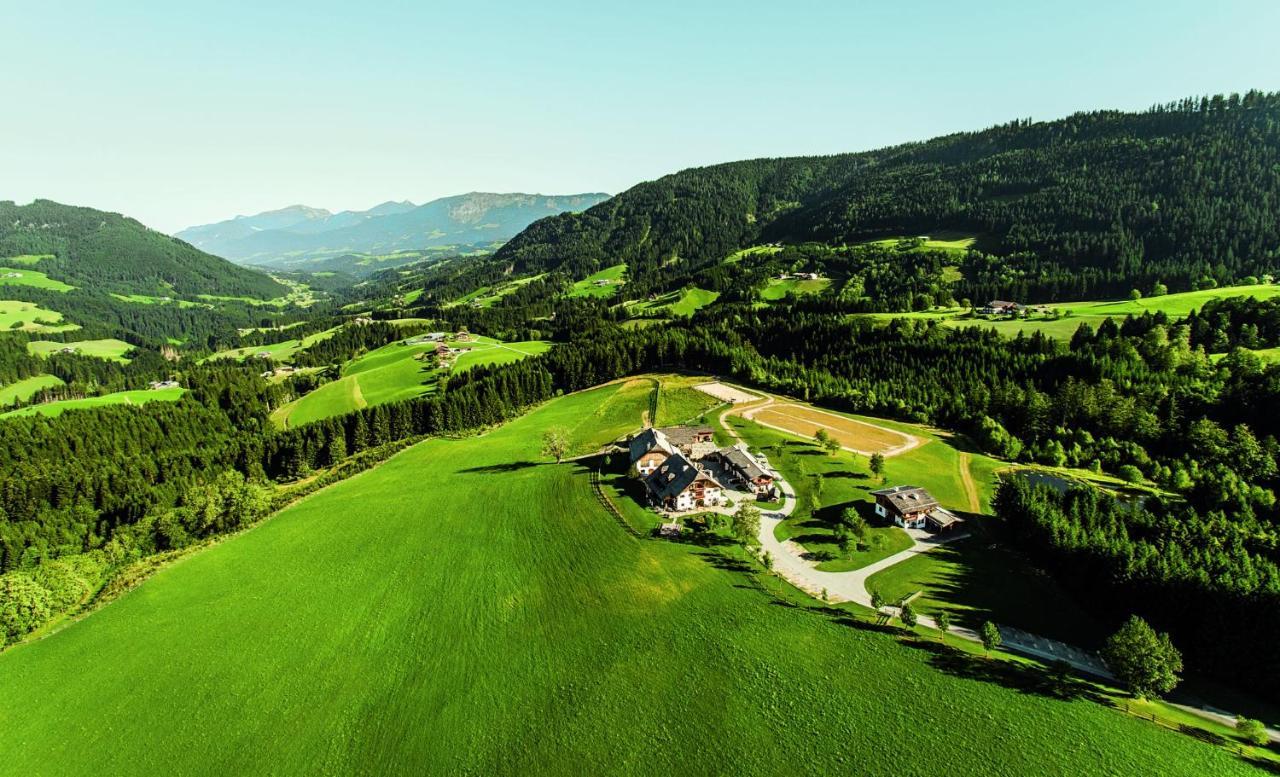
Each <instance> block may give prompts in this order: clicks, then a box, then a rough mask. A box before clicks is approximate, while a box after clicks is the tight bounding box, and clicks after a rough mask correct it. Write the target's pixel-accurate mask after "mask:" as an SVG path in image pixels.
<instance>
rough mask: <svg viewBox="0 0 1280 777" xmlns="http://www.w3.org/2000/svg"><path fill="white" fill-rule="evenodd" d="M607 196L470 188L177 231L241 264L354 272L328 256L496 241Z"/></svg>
mask: <svg viewBox="0 0 1280 777" xmlns="http://www.w3.org/2000/svg"><path fill="white" fill-rule="evenodd" d="M607 196H608V195H605V194H594V193H593V194H574V195H565V196H554V195H553V196H548V195H540V194H491V193H483V192H472V193H469V194H462V195H458V196H455V197H444V198H441V199H437V200H432V201H431V202H428V203H425V204H423V205H414V204H413V203H411V202H386V203H383V204H381V205H379V206H377V207H375V208H371V209H370V210H367V211H343V212H341V213H330V212H329V211H326V210H321V209H317V208H308V207H306V206H302V205H295V206H292V207H289V208H284V209H281V210H276V211H269V212H266V213H260V214H258V215H256V216H238V217H236V218H234V219H231V220H229V221H222V222H218V223H216V224H208V225H204V226H198V227H191V228H189V229H184V230H182V231H181V232H179V233H177V237H179V238H181V239H183V240H186V241H188V242H190V243H191V244H193V245H195V246H198V247H200V248H202V249H204V250H206V251H209V252H210V253H214V254H217V255H219V256H225V257H226V258H228V259H231V260H232V261H235V262H240V263H243V264H254V265H261V266H268V267H288V268H291V269H307V268H308V266H309V265H310V264H312V263H315V262H317V261H323V262H324V263H325V264H324V268H325V269H326V270H347V271H353V270H354V271H358V269H357V268H358V265H356V263H355V261H354V260H353V261H352V265H353V267H352V268H346V267H335V266H333V261H332V260H333V259H334V258H335V257H342V256H344V255H359V254H392V253H395V252H397V251H402V250H405V249H424V248H430V247H433V246H458V247H461V246H476V245H488V244H492V243H500V242H503V241H505V240H509V239H510V238H511V237H512V236H514V235H515V234H517V233H519V232H520V231H521V230H522V229H524V228H525V227H527V226H528V225H529V224H531V223H533V222H534V221H536V220H538V219H540V218H543V217H545V216H551V215H556V214H559V213H563V212H568V211H578V210H582V209H584V208H588V207H590V206H592V205H595V204H596V203H598V202H601V201H602V200H604V199H606V197H607ZM326 260H327V261H326ZM383 266H388V265H383Z"/></svg>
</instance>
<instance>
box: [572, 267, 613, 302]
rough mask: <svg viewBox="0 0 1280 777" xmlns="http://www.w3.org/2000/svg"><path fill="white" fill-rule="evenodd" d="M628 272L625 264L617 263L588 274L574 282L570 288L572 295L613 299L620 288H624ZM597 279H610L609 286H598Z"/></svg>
mask: <svg viewBox="0 0 1280 777" xmlns="http://www.w3.org/2000/svg"><path fill="white" fill-rule="evenodd" d="M626 273H627V266H626V265H625V264H615V265H613V266H612V267H606V268H604V269H603V270H601V271H600V272H598V273H596V274H594V275H590V276H587V277H586V278H583V279H582V280H580V281H578V282H577V283H575V284H573V289H572V290H570V292H569V296H570V297H599V298H601V299H611V298H613V297H616V296H617V295H618V290H619V289H621V288H622V285H623V283H624V282H625V281H624V278H623V276H624V275H626ZM596 281H609V282H610V283H609V285H608V286H597V285H596V283H595V282H596Z"/></svg>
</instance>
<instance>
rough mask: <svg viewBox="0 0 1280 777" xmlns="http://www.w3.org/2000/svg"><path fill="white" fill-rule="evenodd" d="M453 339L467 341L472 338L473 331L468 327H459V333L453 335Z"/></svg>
mask: <svg viewBox="0 0 1280 777" xmlns="http://www.w3.org/2000/svg"><path fill="white" fill-rule="evenodd" d="M453 339H454V340H458V341H460V342H466V341H468V340H470V339H471V333H470V332H468V331H467V330H466V329H459V330H458V333H457V334H455V335H454V336H453Z"/></svg>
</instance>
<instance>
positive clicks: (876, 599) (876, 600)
mask: <svg viewBox="0 0 1280 777" xmlns="http://www.w3.org/2000/svg"><path fill="white" fill-rule="evenodd" d="M871 607H872V609H874V610H875V611H876V612H880V610H881V608H883V607H884V596H882V595H881V594H880V592H879V591H872V592H871Z"/></svg>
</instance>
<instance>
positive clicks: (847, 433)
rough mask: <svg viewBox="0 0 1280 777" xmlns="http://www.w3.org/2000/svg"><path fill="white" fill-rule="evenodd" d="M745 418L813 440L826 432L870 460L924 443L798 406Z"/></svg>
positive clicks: (786, 405)
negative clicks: (819, 433)
mask: <svg viewBox="0 0 1280 777" xmlns="http://www.w3.org/2000/svg"><path fill="white" fill-rule="evenodd" d="M744 415H745V416H746V417H747V418H750V419H752V420H754V421H756V422H758V423H760V424H762V425H764V426H769V427H773V428H775V429H778V430H779V431H783V432H790V433H791V434H794V435H797V436H799V437H803V438H807V439H812V438H813V437H814V436H815V435H816V434H817V433H818V431H819V430H826V432H827V434H829V435H830V436H832V437H834V438H835V439H836V440H838V441H839V442H840V444H841V446H843V447H844V448H847V449H849V450H852V451H854V452H856V453H861V454H863V455H866V456H870V455H871V454H873V453H881V454H884V455H885V456H894V455H897V454H899V453H902V452H904V451H907V450H910V449H911V448H914V447H915V446H917V445H919V444H920V443H921V439H920V438H919V437H916V436H915V435H911V434H907V433H905V432H901V431H897V430H895V429H889V428H887V427H884V426H880V425H878V424H873V423H867V422H865V421H859V420H858V419H856V418H851V417H849V416H846V415H839V414H837V413H832V412H828V411H825V410H819V409H817V408H815V407H812V406H808V405H802V404H798V403H794V402H783V403H774V404H771V405H768V406H766V407H763V408H759V409H754V408H753V409H748V410H745V411H744Z"/></svg>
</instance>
